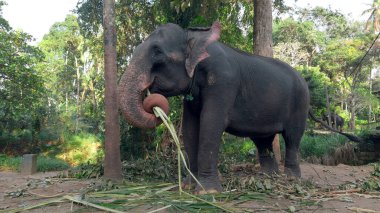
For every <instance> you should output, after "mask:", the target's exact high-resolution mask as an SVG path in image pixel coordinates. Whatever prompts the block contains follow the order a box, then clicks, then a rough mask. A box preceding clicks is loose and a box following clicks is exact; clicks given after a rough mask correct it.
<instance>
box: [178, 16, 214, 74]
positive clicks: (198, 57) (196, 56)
mask: <svg viewBox="0 0 380 213" xmlns="http://www.w3.org/2000/svg"><path fill="white" fill-rule="evenodd" d="M220 29H221V27H220V24H219V22H214V23H213V24H212V26H211V27H210V28H190V29H188V31H187V48H186V62H185V65H186V71H187V74H188V75H189V77H190V78H192V77H193V75H194V69H195V67H196V66H197V64H198V63H199V62H201V61H202V60H204V59H206V58H207V57H209V56H210V55H209V54H208V53H207V51H206V47H207V46H208V45H209V44H211V43H212V42H214V41H217V40H218V39H219V37H220Z"/></svg>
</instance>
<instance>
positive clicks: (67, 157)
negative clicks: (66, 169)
mask: <svg viewBox="0 0 380 213" xmlns="http://www.w3.org/2000/svg"><path fill="white" fill-rule="evenodd" d="M63 141H64V142H63V143H62V144H61V145H60V147H59V148H60V150H61V152H60V154H58V155H57V158H59V159H62V160H64V161H66V162H68V163H69V164H71V165H73V166H77V165H79V164H84V163H90V164H94V163H97V162H98V161H99V160H100V159H103V156H104V152H103V149H102V143H101V141H100V140H99V138H98V137H96V136H95V135H93V134H89V133H80V134H78V135H73V136H67V137H64V139H63Z"/></svg>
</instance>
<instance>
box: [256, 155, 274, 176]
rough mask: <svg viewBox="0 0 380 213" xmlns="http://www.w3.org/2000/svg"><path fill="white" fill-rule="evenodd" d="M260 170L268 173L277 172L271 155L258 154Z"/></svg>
mask: <svg viewBox="0 0 380 213" xmlns="http://www.w3.org/2000/svg"><path fill="white" fill-rule="evenodd" d="M260 170H261V172H263V173H266V174H268V175H273V174H278V172H279V171H278V165H277V162H276V160H275V159H274V158H273V157H271V156H260Z"/></svg>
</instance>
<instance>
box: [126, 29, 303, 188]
mask: <svg viewBox="0 0 380 213" xmlns="http://www.w3.org/2000/svg"><path fill="white" fill-rule="evenodd" d="M220 33H221V26H220V24H219V23H218V22H214V23H213V24H212V26H211V27H197V28H188V29H183V28H181V27H180V26H178V25H176V24H172V23H168V24H165V25H161V26H159V27H158V28H157V29H156V30H154V31H153V32H152V33H151V34H150V35H149V36H148V37H147V38H146V39H145V40H144V41H143V42H142V43H141V44H139V45H138V46H137V47H136V48H135V49H134V51H133V54H132V58H131V60H130V63H129V66H128V67H127V69H126V71H125V72H124V73H123V75H122V77H121V79H120V81H119V85H118V100H119V105H120V109H121V111H122V113H123V114H124V116H125V118H126V119H127V121H128V122H129V123H130V124H132V125H134V126H137V127H139V128H154V127H156V126H157V125H158V124H160V120H159V119H158V118H156V117H155V116H154V115H153V114H152V110H150V109H149V108H150V107H152V106H154V105H155V104H152V101H151V100H149V101H147V102H150V103H151V104H152V105H149V106H148V107H147V106H146V104H145V101H144V99H145V97H146V93H147V90H149V91H150V93H151V94H157V95H156V97H158V98H155V99H156V100H157V103H156V106H160V105H164V107H165V108H166V107H167V100H166V98H168V97H172V96H181V95H182V96H184V98H183V115H182V116H183V117H182V134H183V143H184V147H185V151H186V154H187V158H188V159H187V160H188V162H189V167H190V170H191V172H192V173H193V174H194V175H195V176H196V177H197V179H198V180H199V182H200V184H201V186H199V185H198V184H196V185H195V193H197V194H204V193H218V192H221V191H222V186H221V183H220V179H219V177H218V169H217V165H218V154H219V147H220V143H221V136H222V134H223V132H228V133H230V134H233V135H236V136H239V137H248V138H250V139H251V140H252V141H253V142H254V143H255V145H256V147H257V149H258V153H259V156H260V159H259V161H260V164H261V169H262V171H263V172H266V173H270V174H273V173H275V172H278V165H277V163H276V161H275V159H274V157H273V149H272V141H273V138H274V137H275V135H276V134H278V133H280V134H282V136H283V138H284V140H285V146H286V154H285V160H284V165H285V169H284V171H285V173H286V174H288V175H291V176H293V177H300V176H301V170H300V166H299V160H300V157H299V145H300V140H301V138H302V136H303V133H304V130H305V126H306V120H307V117H308V111H309V102H310V100H309V99H310V98H309V90H308V86H307V83H306V82H305V80H304V79H303V78H302V77H301V75H300V73H298V72H297V71H295V70H294V69H293V68H292V67H291V66H290V65H288V64H286V63H284V62H282V61H280V60H277V59H273V58H270V57H263V56H258V55H253V54H250V53H246V52H244V51H242V50H239V49H236V48H234V47H231V46H229V45H226V44H223V43H222V42H219V41H218V40H219V37H220ZM149 97H151V96H148V98H149ZM148 98H147V99H148ZM153 102H154V101H153ZM192 183H194V182H193V181H192V179H191V178H190V177H187V178H186V179H185V180H184V186H185V187H186V186H189V187H193V186H194V185H193V184H192Z"/></svg>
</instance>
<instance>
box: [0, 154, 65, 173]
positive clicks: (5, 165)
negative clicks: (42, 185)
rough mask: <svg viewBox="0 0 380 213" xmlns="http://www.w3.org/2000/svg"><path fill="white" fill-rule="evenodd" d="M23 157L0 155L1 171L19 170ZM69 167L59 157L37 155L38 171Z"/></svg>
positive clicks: (58, 169) (59, 169)
mask: <svg viewBox="0 0 380 213" xmlns="http://www.w3.org/2000/svg"><path fill="white" fill-rule="evenodd" d="M21 163H22V157H12V156H7V155H4V154H1V155H0V171H19V170H20V166H21ZM68 168H69V164H68V163H66V162H64V161H62V160H60V159H57V158H50V157H45V156H38V157H37V171H38V172H48V171H61V170H65V169H68Z"/></svg>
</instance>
